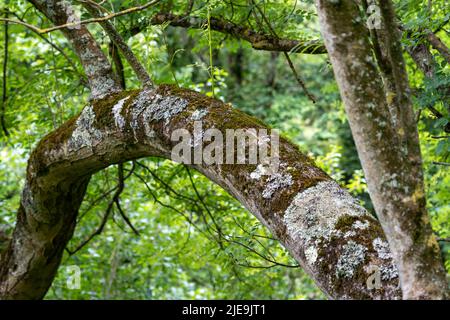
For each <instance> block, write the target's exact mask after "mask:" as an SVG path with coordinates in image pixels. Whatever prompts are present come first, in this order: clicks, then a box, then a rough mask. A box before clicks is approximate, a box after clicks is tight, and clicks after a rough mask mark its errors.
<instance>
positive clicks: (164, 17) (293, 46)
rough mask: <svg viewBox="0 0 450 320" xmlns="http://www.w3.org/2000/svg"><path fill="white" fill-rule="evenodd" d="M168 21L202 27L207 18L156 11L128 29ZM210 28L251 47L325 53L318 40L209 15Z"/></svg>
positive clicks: (188, 26)
mask: <svg viewBox="0 0 450 320" xmlns="http://www.w3.org/2000/svg"><path fill="white" fill-rule="evenodd" d="M165 23H169V25H171V26H173V27H182V28H193V29H204V28H205V26H206V25H207V24H208V21H207V19H203V18H200V17H195V16H189V15H174V14H172V13H158V14H156V15H155V16H153V17H152V18H151V19H149V20H148V21H146V22H145V23H142V24H140V25H139V26H135V27H133V28H132V29H131V30H130V35H131V36H134V35H136V34H138V33H139V32H141V31H142V30H143V29H145V28H146V27H147V26H148V25H161V24H165ZM210 26H211V30H214V31H217V32H221V33H224V34H228V35H231V36H233V37H236V38H238V39H242V40H245V41H247V42H249V43H250V44H251V46H252V48H253V49H256V50H265V51H280V52H281V51H286V52H293V53H304V54H322V53H326V49H325V46H324V45H323V43H322V42H320V41H319V40H291V39H280V38H277V37H274V36H273V35H268V34H264V33H259V32H256V31H254V30H251V29H249V28H247V27H244V26H240V25H238V24H235V23H234V22H231V21H227V20H223V19H220V18H215V17H211V19H210Z"/></svg>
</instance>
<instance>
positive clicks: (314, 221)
mask: <svg viewBox="0 0 450 320" xmlns="http://www.w3.org/2000/svg"><path fill="white" fill-rule="evenodd" d="M344 216H356V217H369V214H368V213H367V211H366V210H365V209H364V208H363V207H362V206H361V205H359V203H358V202H357V200H356V199H354V198H353V197H352V196H351V195H350V194H349V193H348V192H347V191H345V190H344V189H342V188H341V187H340V186H339V185H338V184H337V183H336V182H334V181H321V182H319V183H318V184H317V185H315V186H313V187H311V188H308V189H306V190H304V191H302V192H299V193H298V194H297V195H296V196H295V197H294V200H293V201H292V202H291V204H290V205H289V207H288V208H287V209H286V211H285V212H284V216H283V220H284V224H285V225H286V227H287V232H288V234H289V236H290V237H291V238H292V239H293V240H294V241H299V242H303V243H313V244H318V243H320V242H321V241H327V240H329V239H330V238H331V236H333V235H334V236H339V237H342V236H343V234H342V232H341V231H340V230H337V229H336V228H335V225H336V223H337V221H338V220H339V218H340V217H344Z"/></svg>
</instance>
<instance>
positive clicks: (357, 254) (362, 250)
mask: <svg viewBox="0 0 450 320" xmlns="http://www.w3.org/2000/svg"><path fill="white" fill-rule="evenodd" d="M366 251H367V248H366V247H364V246H363V245H361V244H358V243H356V242H354V241H349V242H348V243H347V244H346V245H344V247H343V251H342V254H341V256H340V257H339V260H338V263H337V265H336V276H337V277H338V278H340V277H344V278H351V277H353V275H354V274H355V271H356V269H357V268H358V266H359V265H360V264H361V263H363V262H364V258H365V256H366Z"/></svg>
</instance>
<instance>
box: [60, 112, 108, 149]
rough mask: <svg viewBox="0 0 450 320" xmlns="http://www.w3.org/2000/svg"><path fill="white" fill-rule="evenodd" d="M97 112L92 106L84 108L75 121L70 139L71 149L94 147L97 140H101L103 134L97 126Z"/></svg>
mask: <svg viewBox="0 0 450 320" xmlns="http://www.w3.org/2000/svg"><path fill="white" fill-rule="evenodd" d="M94 122H95V113H94V110H93V108H92V106H87V107H85V108H84V109H83V111H82V112H81V114H80V116H79V117H78V119H77V121H76V123H75V130H73V132H72V136H71V137H70V139H69V141H68V146H69V150H78V149H80V148H83V147H92V146H93V145H94V143H95V141H100V140H101V138H102V134H101V132H100V130H98V129H97V128H95V127H94V126H93V125H94Z"/></svg>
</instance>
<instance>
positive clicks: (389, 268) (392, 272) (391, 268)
mask: <svg viewBox="0 0 450 320" xmlns="http://www.w3.org/2000/svg"><path fill="white" fill-rule="evenodd" d="M380 273H381V280H385V281H389V280H392V279H395V278H397V277H398V269H397V267H396V266H395V265H394V264H393V263H391V264H389V265H382V266H381V267H380Z"/></svg>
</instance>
